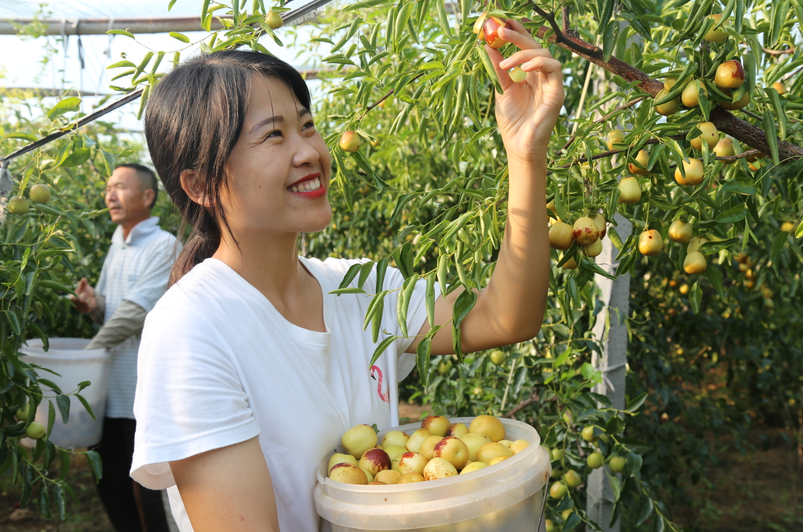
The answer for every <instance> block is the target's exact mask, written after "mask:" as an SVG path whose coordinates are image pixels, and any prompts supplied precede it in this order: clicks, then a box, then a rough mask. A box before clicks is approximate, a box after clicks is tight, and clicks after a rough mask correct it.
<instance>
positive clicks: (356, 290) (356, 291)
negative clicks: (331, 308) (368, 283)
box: [329, 287, 366, 295]
mask: <svg viewBox="0 0 803 532" xmlns="http://www.w3.org/2000/svg"><path fill="white" fill-rule="evenodd" d="M329 293H330V294H334V295H341V294H364V293H366V292H365V290H363V289H362V288H356V287H349V288H338V289H336V290H332V291H331V292H329Z"/></svg>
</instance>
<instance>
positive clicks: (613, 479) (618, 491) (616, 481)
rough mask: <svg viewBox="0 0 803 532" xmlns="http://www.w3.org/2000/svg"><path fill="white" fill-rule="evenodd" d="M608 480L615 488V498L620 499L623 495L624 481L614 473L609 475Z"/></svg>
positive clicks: (615, 499)
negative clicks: (620, 480)
mask: <svg viewBox="0 0 803 532" xmlns="http://www.w3.org/2000/svg"><path fill="white" fill-rule="evenodd" d="M608 480H609V481H610V482H611V488H612V489H613V500H614V501H618V500H619V497H621V496H622V483H621V482H619V479H618V478H616V477H615V476H613V475H611V476H609V477H608Z"/></svg>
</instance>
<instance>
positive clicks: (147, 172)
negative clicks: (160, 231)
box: [114, 163, 159, 210]
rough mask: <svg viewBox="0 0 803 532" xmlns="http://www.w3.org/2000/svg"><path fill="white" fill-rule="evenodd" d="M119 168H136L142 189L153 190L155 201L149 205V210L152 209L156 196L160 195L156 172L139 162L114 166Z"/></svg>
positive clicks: (154, 199)
mask: <svg viewBox="0 0 803 532" xmlns="http://www.w3.org/2000/svg"><path fill="white" fill-rule="evenodd" d="M118 168H131V169H132V170H135V171H136V172H137V180H138V181H139V184H140V187H141V188H142V190H143V191H144V190H147V189H151V190H153V201H152V202H151V204H150V205H148V210H150V209H152V208H153V206H154V205H156V198H157V197H158V196H159V181H158V179H157V178H156V172H154V171H153V170H151V169H150V168H148V167H147V166H144V165H142V164H137V163H123V164H118V165H117V166H115V167H114V169H115V170H117V169H118Z"/></svg>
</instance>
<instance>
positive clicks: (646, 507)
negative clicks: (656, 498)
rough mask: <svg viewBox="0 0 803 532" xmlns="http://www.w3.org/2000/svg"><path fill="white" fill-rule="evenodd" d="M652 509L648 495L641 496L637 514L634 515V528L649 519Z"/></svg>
mask: <svg viewBox="0 0 803 532" xmlns="http://www.w3.org/2000/svg"><path fill="white" fill-rule="evenodd" d="M652 509H653V506H652V499H650V497H649V495H642V496H641V499H640V500H639V504H638V513H637V514H636V515H637V517H636V526H639V525H640V524H641V523H643V522H644V521H646V520H647V519H649V518H650V515H652Z"/></svg>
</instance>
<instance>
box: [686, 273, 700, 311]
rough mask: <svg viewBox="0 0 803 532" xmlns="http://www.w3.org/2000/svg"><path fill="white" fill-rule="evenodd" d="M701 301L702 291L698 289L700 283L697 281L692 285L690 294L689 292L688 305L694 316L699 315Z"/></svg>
mask: <svg viewBox="0 0 803 532" xmlns="http://www.w3.org/2000/svg"><path fill="white" fill-rule="evenodd" d="M702 301H703V291H702V290H701V289H700V281H699V280H698V281H697V282H695V283H694V284H693V285H692V287H691V292H689V303H691V309H692V311H694V313H695V314H699V313H700V304H701V303H702Z"/></svg>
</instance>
